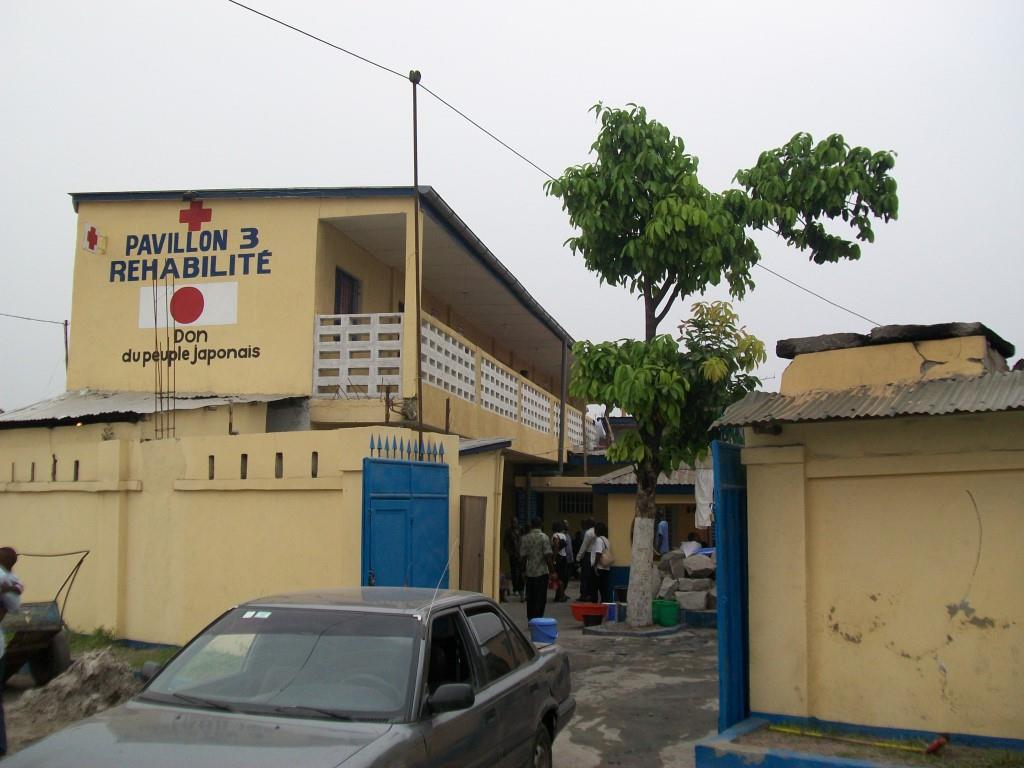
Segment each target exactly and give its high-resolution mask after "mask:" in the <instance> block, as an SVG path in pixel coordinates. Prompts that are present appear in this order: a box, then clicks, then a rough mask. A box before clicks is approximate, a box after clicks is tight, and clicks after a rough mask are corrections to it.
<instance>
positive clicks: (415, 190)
mask: <svg viewBox="0 0 1024 768" xmlns="http://www.w3.org/2000/svg"><path fill="white" fill-rule="evenodd" d="M409 82H411V83H412V198H413V207H414V210H413V232H414V234H413V238H414V242H415V244H416V245H415V248H416V250H415V259H416V431H417V433H418V434H419V454H420V455H421V456H422V455H423V284H422V282H421V280H420V271H421V270H420V154H419V126H418V124H417V112H416V92H417V90H418V86H419V82H420V72H419V70H418V69H414V70H412V71H411V72H409Z"/></svg>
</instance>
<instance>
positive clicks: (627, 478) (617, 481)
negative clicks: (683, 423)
mask: <svg viewBox="0 0 1024 768" xmlns="http://www.w3.org/2000/svg"><path fill="white" fill-rule="evenodd" d="M695 478H696V474H695V473H694V471H693V469H692V468H691V467H679V468H678V469H675V470H673V471H672V472H670V473H668V474H665V473H664V472H662V473H661V474H659V475H658V485H659V486H660V485H693V484H694V482H695ZM587 485H593V486H597V485H614V486H634V485H636V472H635V471H634V470H633V467H622V468H621V469H616V470H614V471H613V472H609V473H608V474H607V475H601V477H595V478H594V479H593V480H588V481H587Z"/></svg>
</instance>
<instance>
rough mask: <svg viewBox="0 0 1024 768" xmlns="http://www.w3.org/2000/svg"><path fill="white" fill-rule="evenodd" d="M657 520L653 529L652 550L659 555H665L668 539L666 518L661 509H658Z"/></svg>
mask: <svg viewBox="0 0 1024 768" xmlns="http://www.w3.org/2000/svg"><path fill="white" fill-rule="evenodd" d="M657 520H658V524H657V525H656V526H655V529H654V530H655V533H654V551H655V552H657V553H658V554H659V555H665V554H667V553H668V548H669V541H668V520H666V519H665V512H664V511H663V510H660V509H659V510H658V516H657Z"/></svg>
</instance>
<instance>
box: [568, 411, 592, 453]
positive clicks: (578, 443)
mask: <svg viewBox="0 0 1024 768" xmlns="http://www.w3.org/2000/svg"><path fill="white" fill-rule="evenodd" d="M565 436H566V437H567V438H568V440H569V445H571V446H575V447H577V448H582V447H583V414H582V413H580V412H579V411H577V410H576V409H575V408H570V409H569V412H568V413H567V414H566V418H565ZM596 445H597V425H596V424H595V423H594V420H593V419H592V418H590V417H589V416H587V448H588V449H592V448H594V447H595V446H596Z"/></svg>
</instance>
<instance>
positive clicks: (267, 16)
mask: <svg viewBox="0 0 1024 768" xmlns="http://www.w3.org/2000/svg"><path fill="white" fill-rule="evenodd" d="M228 2H229V3H231V4H232V5H237V6H238V7H239V8H244V9H245V10H247V11H249V12H251V13H255V14H256V15H257V16H262V17H263V18H264V19H267V20H268V21H272V22H274V23H275V24H280V25H281V26H282V27H287V28H288V29H290V30H292V31H293V32H298V33H299V34H300V35H305V36H306V37H308V38H310V39H311V40H316V41H317V42H318V43H322V44H323V45H326V46H328V47H329V48H334V49H335V50H337V51H341V52H342V53H347V54H348V55H349V56H354V57H355V58H357V59H359V60H360V61H363V62H366V63H367V64H370V65H372V66H374V67H377V69H383V70H384V71H385V72H390V73H391V74H392V75H395V76H396V77H400V78H402V79H403V80H406V79H408V78H407V77H406V76H405V75H403V74H402V73H401V72H396V71H395V70H393V69H391V67H385V66H384V65H383V64H378V63H377V62H376V61H374V60H373V59H368V58H366V57H365V56H360V55H359V54H358V53H356V52H355V51H350V50H349V49H348V48H342V47H341V46H340V45H335V44H334V43H331V42H328V41H327V40H324V39H323V38H322V37H317V36H316V35H314V34H313V33H312V32H307V31H306V30H304V29H299V28H298V27H293V26H292V25H291V24H289V23H287V22H285V21H281V19H278V18H275V17H273V16H271V15H270V14H269V13H263V11H257V10H256V9H255V8H250V7H249V6H248V5H244V4H243V3H240V2H238V0H228Z"/></svg>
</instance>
